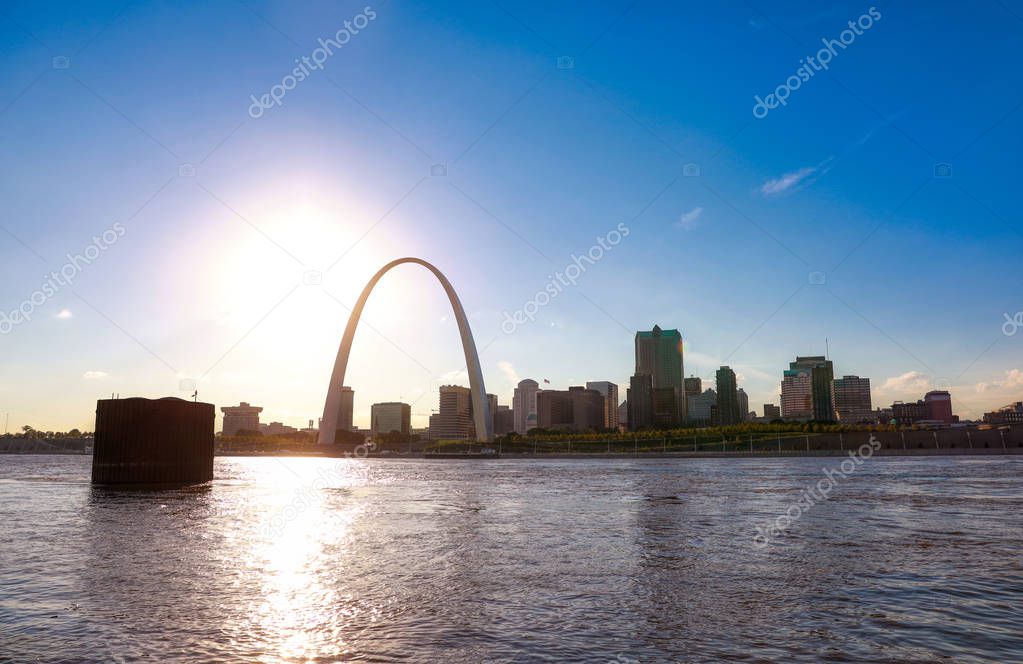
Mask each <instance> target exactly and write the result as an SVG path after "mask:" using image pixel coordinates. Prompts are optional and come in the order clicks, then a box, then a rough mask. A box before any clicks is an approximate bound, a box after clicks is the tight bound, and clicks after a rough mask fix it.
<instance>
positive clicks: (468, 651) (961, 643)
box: [0, 456, 1023, 663]
mask: <svg viewBox="0 0 1023 664" xmlns="http://www.w3.org/2000/svg"><path fill="white" fill-rule="evenodd" d="M838 461H840V460H838V459H822V458H816V459H814V458H785V459H667V460H655V459H650V460H627V459H615V460H604V459H594V460H579V459H564V460H558V459H554V460H499V461H442V460H354V459H341V460H337V459H311V458H305V459H302V458H218V459H217V460H216V468H215V473H216V478H217V479H216V480H215V481H214V482H212V483H211V484H209V485H206V486H203V487H199V488H193V489H189V490H174V491H159V492H140V491H111V490H107V489H99V488H93V487H91V486H90V484H89V463H90V457H82V456H5V457H0V518H2V535H0V542H2V544H0V661H2V662H135V661H143V662H146V661H152V662H176V661H181V662H335V661H347V660H356V661H376V662H386V661H414V662H460V661H467V662H533V661H550V662H625V663H628V662H769V661H776V662H820V661H826V662H942V661H945V662H1012V661H1017V662H1018V661H1023V458H1020V457H979V458H977V457H974V458H890V457H885V458H877V457H875V458H873V459H868V460H866V461H865V462H864V463H863V464H862V465H859V466H857V467H856V468H855V470H853V471H852V472H850V473H849V474H848V475H846V476H845V477H842V476H841V475H835V474H834V472H832V475H831V476H832V478H833V479H832V481H833V483H834V486H833V487H831V488H830V489H829V497H828V498H827V499H822V500H816V499H814V500H812V501H809V503H812V504H809V503H808V501H807V499H806V496H805V494H803V493H802V492H803V490H804V489H805V488H807V487H812V486H815V485H817V484H818V483H819V482H820V480H821V479H822V478H824V477H825V475H824V474H823V469H825V468H833V469H837V468H838V464H837V462H838ZM811 495H812V494H811ZM818 495H819V494H818ZM801 496H803V498H804V500H803V503H802V504H801V507H800V508H799V509H798V510H796V509H794V508H793V507H792V506H793V505H794V504H796V503H797V501H798V500H799V499H800V497H801ZM787 510H788V513H789V515H790V517H791V516H792V515H795V518H793V519H792V520H791V522H788V521H786V523H785V524H784V525H786V526H787V527H785V528H784V530H783V532H775V533H774V535H773V536H770V537H766V536H765V537H759V538H758V537H755V536H757V535H758V533H762V532H766V531H765V530H764V529H766V528H767V527H768V526H770V525H771V524H772V523H774V524H777V523H779V522H778V517H779V516H782V515H785V514H786V511H787ZM758 526H759V527H760V528H761V530H758V529H757V528H758Z"/></svg>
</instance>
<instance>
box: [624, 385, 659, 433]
mask: <svg viewBox="0 0 1023 664" xmlns="http://www.w3.org/2000/svg"><path fill="white" fill-rule="evenodd" d="M653 399H654V395H653V388H652V387H651V381H650V375H649V374H636V375H635V376H633V377H632V378H630V379H629V389H628V390H626V392H625V401H626V403H627V404H628V408H629V418H628V419H629V429H630V430H632V431H638V430H639V429H645V428H648V427H650V426H652V425H653V423H654V403H653Z"/></svg>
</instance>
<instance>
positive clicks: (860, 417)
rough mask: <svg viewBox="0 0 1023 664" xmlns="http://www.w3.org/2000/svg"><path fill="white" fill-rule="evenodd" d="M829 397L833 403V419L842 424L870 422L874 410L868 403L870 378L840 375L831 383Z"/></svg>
mask: <svg viewBox="0 0 1023 664" xmlns="http://www.w3.org/2000/svg"><path fill="white" fill-rule="evenodd" d="M831 399H832V402H833V403H834V404H835V419H836V420H838V421H839V422H841V423H843V424H857V423H861V422H872V421H873V420H874V410H873V408H872V407H871V405H870V379H869V378H860V377H859V376H842V377H841V378H836V379H835V380H834V381H832V383H831Z"/></svg>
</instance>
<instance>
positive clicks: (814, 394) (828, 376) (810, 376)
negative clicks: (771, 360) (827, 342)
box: [781, 355, 835, 421]
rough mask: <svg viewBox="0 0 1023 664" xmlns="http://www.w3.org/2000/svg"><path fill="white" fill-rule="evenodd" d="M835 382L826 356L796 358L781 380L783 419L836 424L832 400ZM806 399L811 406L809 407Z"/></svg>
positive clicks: (831, 367) (832, 370) (829, 361)
mask: <svg viewBox="0 0 1023 664" xmlns="http://www.w3.org/2000/svg"><path fill="white" fill-rule="evenodd" d="M790 378H791V379H792V380H789V379H790ZM834 379H835V370H834V367H833V365H832V364H831V360H829V359H827V358H825V357H824V356H823V355H808V356H803V357H801V356H798V355H797V356H796V361H795V362H790V363H789V368H788V369H786V370H785V374H784V377H783V378H782V392H781V411H782V415H783V416H785V417H790V418H792V419H805V420H823V421H830V420H834V419H835V407H834V403H833V402H832V400H831V383H832V381H834ZM807 396H809V404H807V403H806V398H807Z"/></svg>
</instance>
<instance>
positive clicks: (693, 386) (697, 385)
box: [683, 376, 703, 399]
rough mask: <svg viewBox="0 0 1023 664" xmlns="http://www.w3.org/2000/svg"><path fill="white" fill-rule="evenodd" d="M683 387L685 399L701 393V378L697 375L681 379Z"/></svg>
mask: <svg viewBox="0 0 1023 664" xmlns="http://www.w3.org/2000/svg"><path fill="white" fill-rule="evenodd" d="M683 387H685V392H686V398H687V399H688V398H689V397H695V396H699V395H701V394H703V379H702V378H700V377H699V376H690V377H689V378H686V379H685V380H684V381H683Z"/></svg>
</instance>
